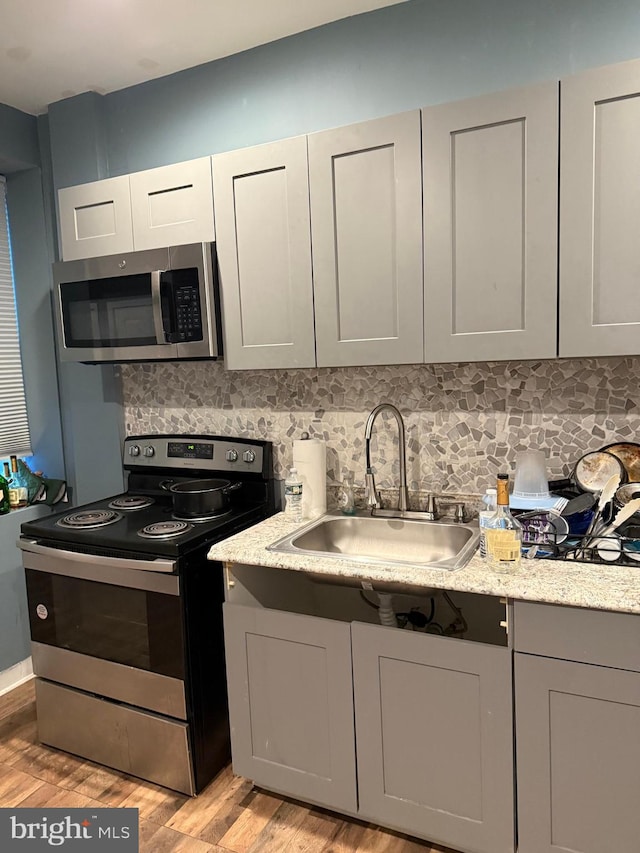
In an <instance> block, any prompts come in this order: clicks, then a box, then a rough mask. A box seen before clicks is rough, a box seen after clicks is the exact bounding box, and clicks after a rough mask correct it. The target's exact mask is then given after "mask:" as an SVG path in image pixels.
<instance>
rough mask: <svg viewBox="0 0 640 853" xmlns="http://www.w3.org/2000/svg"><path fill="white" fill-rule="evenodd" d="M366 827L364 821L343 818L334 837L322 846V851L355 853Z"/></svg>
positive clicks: (327, 852)
mask: <svg viewBox="0 0 640 853" xmlns="http://www.w3.org/2000/svg"><path fill="white" fill-rule="evenodd" d="M366 828H367V825H366V824H364V823H360V822H358V821H351V820H343V821H342V823H341V825H340V826H339V827H338V829H337V832H336V834H335V835H334V837H333V838H331V839H330V840H329V841H328V843H327V844H326V845H325V846H324V847H323V848H322V853H356V851H357V850H358V849H359V846H360V842H361V840H362V837H363V836H364V833H365V830H366Z"/></svg>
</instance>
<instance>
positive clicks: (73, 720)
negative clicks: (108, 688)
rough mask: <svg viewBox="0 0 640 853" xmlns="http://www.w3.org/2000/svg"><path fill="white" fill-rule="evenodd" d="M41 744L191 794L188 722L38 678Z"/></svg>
mask: <svg viewBox="0 0 640 853" xmlns="http://www.w3.org/2000/svg"><path fill="white" fill-rule="evenodd" d="M36 710H37V716H38V737H39V739H40V741H41V743H44V744H47V745H48V746H54V747H57V748H58V749H63V750H65V752H71V753H73V754H74V755H79V756H81V757H82V758H88V759H90V760H91V761H96V762H97V763H98V764H105V765H106V766H107V767H113V768H115V769H116V770H122V771H124V772H125V773H130V774H131V775H133V776H139V777H141V778H143V779H148V780H149V781H150V782H156V783H157V784H159V785H164V786H165V787H167V788H172V789H173V790H175V791H182V792H183V793H185V794H189V795H191V796H193V795H194V794H195V785H194V779H193V768H192V766H191V759H190V756H189V731H188V729H189V727H188V726H187V724H186V723H181V722H177V721H176V720H169V719H166V718H164V717H159V716H157V715H156V714H149V713H146V712H144V711H138V710H136V709H135V708H130V707H129V706H127V705H118V704H116V703H115V702H110V701H108V700H107V699H98V698H96V697H95V696H90V695H88V694H86V693H81V692H80V691H78V690H71V689H70V688H68V687H61V686H60V685H58V684H52V683H51V682H49V681H43V680H42V679H40V678H37V679H36Z"/></svg>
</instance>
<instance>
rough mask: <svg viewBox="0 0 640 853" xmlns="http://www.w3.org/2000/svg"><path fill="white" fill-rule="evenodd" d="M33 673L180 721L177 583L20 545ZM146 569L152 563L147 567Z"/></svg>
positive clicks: (111, 561)
mask: <svg viewBox="0 0 640 853" xmlns="http://www.w3.org/2000/svg"><path fill="white" fill-rule="evenodd" d="M20 547H21V549H22V553H23V565H24V568H25V573H26V582H27V599H28V605H29V623H30V626H31V640H32V656H33V668H34V672H35V674H36V675H38V676H40V677H42V678H46V679H49V680H51V681H56V682H58V683H61V684H65V685H67V686H70V687H75V688H78V689H80V690H85V691H87V692H90V693H96V694H98V695H100V696H104V697H108V698H111V699H116V700H118V701H120V702H125V703H127V704H130V705H134V706H137V707H140V708H145V709H148V710H150V711H156V712H158V713H161V714H166V715H168V716H170V717H174V718H177V719H181V720H185V719H186V717H187V712H186V699H185V686H184V682H185V637H184V624H183V612H182V600H181V596H180V578H179V577H178V575H176V574H169V573H167V569H169V568H174V569H175V564H173V563H171V561H166V560H159V561H157V562H158V564H161V565H158V568H161V569H162V570H163V571H159V572H154V571H149V561H146V560H140V561H139V563H140V567H141V568H144V571H137V570H136V568H135V567H134V566H135V564H136V561H135V560H131V559H121V558H118V557H109V556H102V555H94V554H90V555H87V554H81V553H76V552H74V551H65V550H61V549H59V548H52V547H48V546H47V545H43V544H40V543H38V542H33V541H30V540H24V539H23V540H21V541H20ZM152 565H153V563H152Z"/></svg>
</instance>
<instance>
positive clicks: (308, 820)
mask: <svg viewBox="0 0 640 853" xmlns="http://www.w3.org/2000/svg"><path fill="white" fill-rule="evenodd" d="M341 824H342V821H341V820H340V818H338V817H336V816H334V815H332V814H330V813H329V812H323V811H320V810H317V809H312V810H311V811H310V812H309V814H308V815H307V816H306V817H305V819H304V820H303V821H302V825H301V827H300V829H299V830H298V831H297V832H296V834H295V835H294V836H293V838H292V839H291V841H290V843H289V846H288V847H287V851H289V850H290V851H291V853H320V851H322V850H324V849H325V847H326V845H327V844H328V843H329V842H330V841H331V839H333V838H335V836H336V835H337V833H338V830H339V829H340V826H341Z"/></svg>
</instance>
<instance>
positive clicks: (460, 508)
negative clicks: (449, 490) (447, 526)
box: [453, 501, 467, 524]
mask: <svg viewBox="0 0 640 853" xmlns="http://www.w3.org/2000/svg"><path fill="white" fill-rule="evenodd" d="M453 508H454V515H453V519H454V521H457V522H458V523H460V524H464V523H465V522H466V520H467V515H466V512H465V506H464V501H456V502H455V503H454V505H453Z"/></svg>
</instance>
